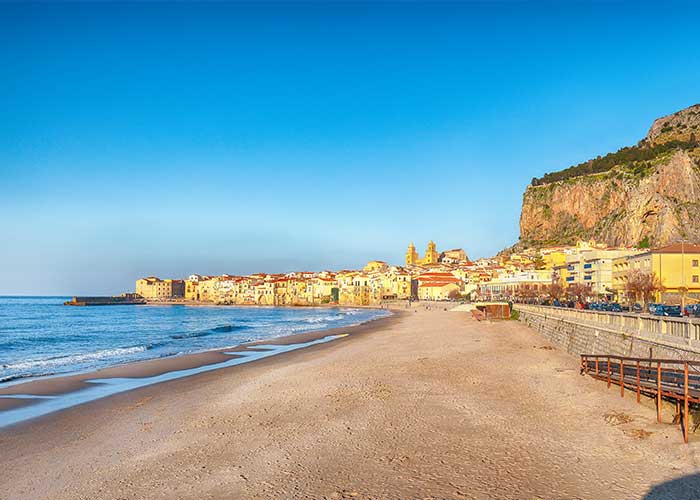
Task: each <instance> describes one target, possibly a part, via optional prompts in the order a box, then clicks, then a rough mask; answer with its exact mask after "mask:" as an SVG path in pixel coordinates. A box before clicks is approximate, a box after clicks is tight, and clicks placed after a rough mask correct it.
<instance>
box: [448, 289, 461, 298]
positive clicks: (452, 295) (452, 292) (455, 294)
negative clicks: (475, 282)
mask: <svg viewBox="0 0 700 500" xmlns="http://www.w3.org/2000/svg"><path fill="white" fill-rule="evenodd" d="M460 297H461V295H460V294H459V290H450V292H449V293H448V294H447V298H448V299H450V300H457V299H459V298H460Z"/></svg>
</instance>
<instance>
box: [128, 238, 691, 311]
mask: <svg viewBox="0 0 700 500" xmlns="http://www.w3.org/2000/svg"><path fill="white" fill-rule="evenodd" d="M699 262H700V245H694V244H686V243H674V244H671V245H666V246H663V247H658V248H626V247H610V246H607V245H605V244H601V243H596V242H595V241H580V242H578V243H577V244H576V245H571V246H562V245H560V246H553V247H545V248H538V249H535V248H533V249H526V250H523V251H519V252H502V253H501V254H499V255H497V256H495V257H492V258H481V259H476V260H473V261H472V260H470V259H469V257H468V255H467V254H466V252H465V251H464V250H463V249H460V248H457V249H450V250H445V251H439V250H438V248H437V245H436V244H435V243H434V242H433V241H430V242H429V243H428V244H427V248H426V250H425V253H424V254H423V256H422V257H421V256H420V255H419V253H418V251H417V250H416V247H415V245H414V244H413V243H411V244H410V245H409V246H408V249H407V251H406V254H405V259H404V265H402V266H397V265H391V264H389V263H387V262H384V261H381V260H373V261H370V262H368V263H367V265H365V266H364V267H363V268H362V269H361V270H340V271H321V272H305V271H297V272H289V273H285V274H267V273H256V274H252V275H248V276H237V275H229V274H222V275H220V276H202V275H199V274H192V275H190V276H188V277H187V278H186V279H160V278H157V277H154V276H150V277H146V278H141V279H138V280H136V287H135V293H136V294H137V295H138V296H141V297H143V298H144V299H146V300H147V301H154V302H163V301H169V302H178V301H181V302H201V303H212V304H232V305H267V306H313V305H325V304H334V305H340V306H378V305H381V304H383V303H386V302H389V301H397V300H399V301H401V300H403V301H409V300H410V301H414V300H418V301H456V300H472V301H474V300H492V301H493V300H510V301H518V302H523V301H537V302H543V301H550V300H567V299H573V300H579V301H604V302H610V303H622V304H627V305H631V304H633V303H637V302H646V301H651V302H663V303H668V304H679V305H680V304H683V305H685V304H687V303H697V302H698V301H700V264H699Z"/></svg>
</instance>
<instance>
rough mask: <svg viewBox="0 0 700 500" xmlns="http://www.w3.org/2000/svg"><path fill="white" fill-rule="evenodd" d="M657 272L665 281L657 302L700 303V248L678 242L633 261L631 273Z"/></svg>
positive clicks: (658, 293) (649, 252)
mask: <svg viewBox="0 0 700 500" xmlns="http://www.w3.org/2000/svg"><path fill="white" fill-rule="evenodd" d="M633 269H634V270H641V271H642V272H645V273H653V274H655V275H656V276H658V277H659V280H660V281H661V286H662V287H663V290H662V291H659V292H657V294H656V299H655V300H656V301H657V302H667V303H675V304H680V303H683V302H685V303H695V302H699V301H700V245H694V244H689V243H674V244H672V245H668V246H665V247H661V248H656V249H654V250H650V251H647V252H644V253H641V254H638V255H634V256H632V257H630V258H629V271H631V270H633Z"/></svg>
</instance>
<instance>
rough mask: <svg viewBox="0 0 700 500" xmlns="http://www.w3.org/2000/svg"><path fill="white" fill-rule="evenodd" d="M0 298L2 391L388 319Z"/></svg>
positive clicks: (352, 311)
mask: <svg viewBox="0 0 700 500" xmlns="http://www.w3.org/2000/svg"><path fill="white" fill-rule="evenodd" d="M69 299H70V297H0V386H2V385H7V384H15V383H17V382H19V381H22V380H23V379H29V378H34V377H44V376H57V375H65V374H74V373H83V372H90V371H94V370H98V369H101V368H107V367H111V366H115V365H119V364H123V363H130V362H134V361H141V360H148V359H156V358H164V357H168V356H178V355H183V354H188V353H195V352H202V351H207V350H212V349H222V348H230V347H235V346H237V345H240V344H243V343H246V342H253V341H259V340H262V341H264V340H266V339H272V338H276V337H282V336H286V335H291V334H296V333H304V332H310V331H317V330H326V329H330V328H337V327H343V326H350V325H357V324H361V323H365V322H367V321H370V320H372V319H376V318H378V317H381V316H385V315H387V314H388V312H387V311H383V310H376V309H357V308H332V307H322V308H321V307H318V308H316V307H308V308H281V307H235V306H186V305H163V306H160V305H159V306H155V305H148V306H143V305H116V306H93V307H71V306H64V305H63V303H64V302H65V301H66V300H69Z"/></svg>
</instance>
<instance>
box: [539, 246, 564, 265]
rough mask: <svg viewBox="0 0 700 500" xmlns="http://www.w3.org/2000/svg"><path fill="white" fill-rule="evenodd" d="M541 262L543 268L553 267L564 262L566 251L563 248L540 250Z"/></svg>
mask: <svg viewBox="0 0 700 500" xmlns="http://www.w3.org/2000/svg"><path fill="white" fill-rule="evenodd" d="M542 262H543V263H544V266H543V267H544V268H545V269H554V268H555V267H558V266H563V265H564V264H566V252H565V251H564V250H554V251H552V252H547V253H544V252H542Z"/></svg>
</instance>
